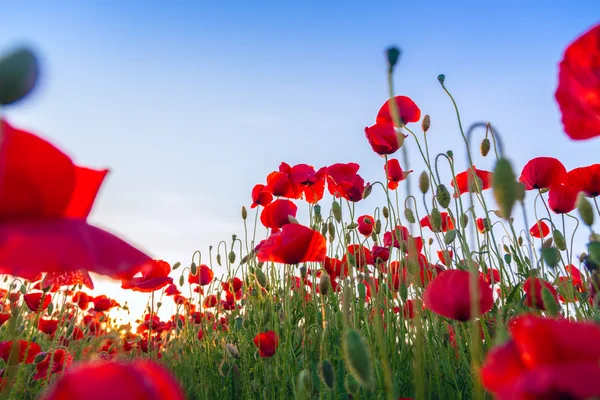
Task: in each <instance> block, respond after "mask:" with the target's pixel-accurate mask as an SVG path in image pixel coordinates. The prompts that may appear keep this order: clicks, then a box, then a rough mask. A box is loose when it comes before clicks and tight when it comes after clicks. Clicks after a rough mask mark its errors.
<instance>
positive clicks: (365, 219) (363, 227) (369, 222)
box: [357, 215, 375, 236]
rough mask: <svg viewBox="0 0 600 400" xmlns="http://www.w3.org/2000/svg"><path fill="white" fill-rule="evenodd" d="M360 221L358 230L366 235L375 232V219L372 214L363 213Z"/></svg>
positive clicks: (358, 220)
mask: <svg viewBox="0 0 600 400" xmlns="http://www.w3.org/2000/svg"><path fill="white" fill-rule="evenodd" d="M357 222H358V231H359V232H360V233H361V234H363V235H365V236H369V235H371V233H373V227H374V226H375V220H374V219H373V217H371V216H370V215H361V216H360V217H358V219H357Z"/></svg>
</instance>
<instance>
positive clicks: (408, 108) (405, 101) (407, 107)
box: [376, 96, 421, 125]
mask: <svg viewBox="0 0 600 400" xmlns="http://www.w3.org/2000/svg"><path fill="white" fill-rule="evenodd" d="M390 100H391V99H390ZM392 101H395V102H396V104H397V106H398V107H397V109H398V113H399V117H400V122H401V123H402V125H406V124H408V123H409V122H418V121H419V120H420V119H421V110H420V109H419V107H417V105H416V104H415V102H414V101H412V100H411V99H410V98H409V97H406V96H396V97H394V100H392ZM376 122H377V123H380V124H386V123H387V124H393V123H394V121H393V119H392V114H391V112H390V102H389V100H388V101H386V102H385V103H384V104H383V105H382V106H381V108H380V109H379V112H378V113H377V119H376Z"/></svg>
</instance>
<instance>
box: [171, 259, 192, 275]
mask: <svg viewBox="0 0 600 400" xmlns="http://www.w3.org/2000/svg"><path fill="white" fill-rule="evenodd" d="M172 269H175V268H172ZM190 272H191V273H192V275H196V274H197V273H198V266H196V263H195V262H194V261H192V264H191V265H190Z"/></svg>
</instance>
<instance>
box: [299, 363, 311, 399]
mask: <svg viewBox="0 0 600 400" xmlns="http://www.w3.org/2000/svg"><path fill="white" fill-rule="evenodd" d="M311 395H312V382H311V379H310V371H309V370H307V369H303V370H302V371H300V373H299V374H298V381H297V384H296V398H297V399H300V400H304V399H310V398H311Z"/></svg>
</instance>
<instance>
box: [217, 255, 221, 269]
mask: <svg viewBox="0 0 600 400" xmlns="http://www.w3.org/2000/svg"><path fill="white" fill-rule="evenodd" d="M217 264H219V267H221V255H220V254H217Z"/></svg>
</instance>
